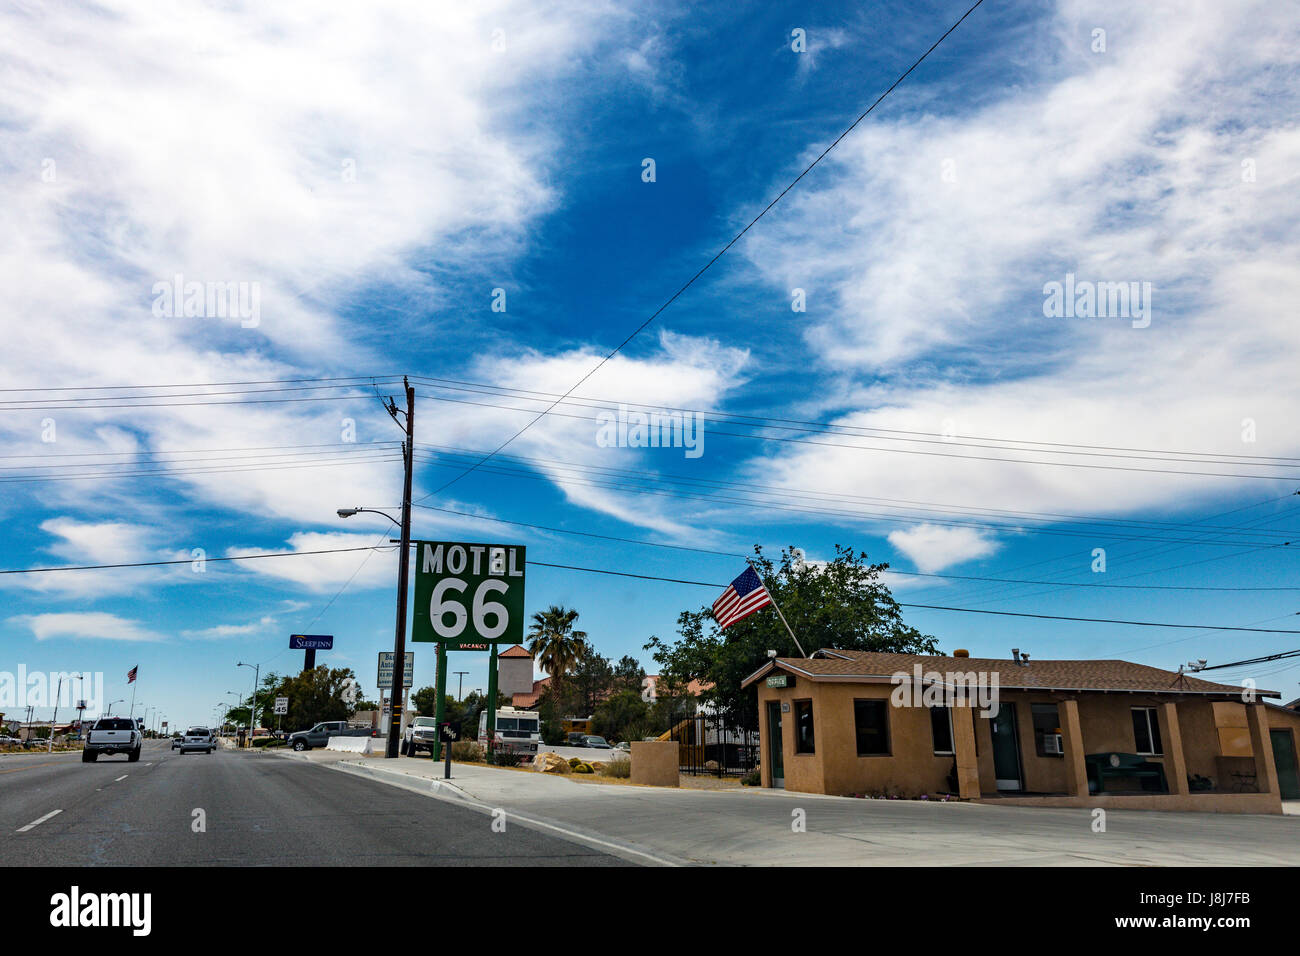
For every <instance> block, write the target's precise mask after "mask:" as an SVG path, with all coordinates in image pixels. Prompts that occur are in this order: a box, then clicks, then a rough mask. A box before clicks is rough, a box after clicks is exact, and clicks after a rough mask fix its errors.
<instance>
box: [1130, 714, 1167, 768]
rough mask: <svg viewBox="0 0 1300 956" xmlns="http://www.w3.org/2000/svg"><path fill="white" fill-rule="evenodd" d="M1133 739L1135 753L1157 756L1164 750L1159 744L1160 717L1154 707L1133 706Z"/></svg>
mask: <svg viewBox="0 0 1300 956" xmlns="http://www.w3.org/2000/svg"><path fill="white" fill-rule="evenodd" d="M1133 741H1134V743H1135V744H1136V747H1135V749H1134V752H1135V753H1139V754H1143V755H1144V756H1148V757H1158V756H1160V755H1162V754H1163V753H1164V752H1165V751H1164V748H1162V747H1161V746H1160V718H1159V717H1157V716H1156V709H1155V708H1154V707H1134V708H1133Z"/></svg>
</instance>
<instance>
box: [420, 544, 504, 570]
mask: <svg viewBox="0 0 1300 956" xmlns="http://www.w3.org/2000/svg"><path fill="white" fill-rule="evenodd" d="M518 550H519V549H518V548H507V547H498V546H495V545H489V544H467V545H460V544H453V545H450V546H448V545H442V544H439V545H433V544H426V545H425V546H424V549H423V551H424V565H423V568H422V570H423V571H424V573H426V574H428V573H433V574H442V573H443V569H444V568H445V569H446V570H447V571H448V572H450V573H451V574H463V573H464V572H465V570H466V569H467V568H468V570H469V573H470V574H475V575H477V574H499V575H502V576H503V577H510V578H519V577H523V574H524V569H523V568H521V567H520V566H519V560H518ZM484 554H486V555H487V570H486V571H483V570H482V566H483V556H484Z"/></svg>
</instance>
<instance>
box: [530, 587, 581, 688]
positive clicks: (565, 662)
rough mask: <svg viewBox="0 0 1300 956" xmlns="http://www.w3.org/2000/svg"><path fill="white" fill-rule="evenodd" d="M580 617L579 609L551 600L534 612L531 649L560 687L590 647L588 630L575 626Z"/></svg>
mask: <svg viewBox="0 0 1300 956" xmlns="http://www.w3.org/2000/svg"><path fill="white" fill-rule="evenodd" d="M577 619H578V612H577V611H575V610H573V609H571V608H564V607H558V606H556V605H554V604H552V605H551V606H550V607H549V608H547V609H546V610H545V611H538V612H537V613H536V614H534V615H533V623H532V626H531V627H530V628H529V629H528V638H529V640H528V653H530V654H532V655H533V658H534V659H535V660H536V661H537V663H538V664H539V665H540V666H541V668H542V670H544V671H546V673H547V674H549V675H550V676H551V681H552V683H553V684H554V685H555V689H556V690H557V691H558V690H559V686H560V684H562V683H563V682H564V678H565V675H567V674H568V673H569V672H570V671H572V670H573V669H574V667H576V666H577V665H578V662H579V661H581V660H582V658H583V657H585V656H586V655H587V654H589V653H590V651H591V648H590V647H589V646H588V645H587V632H586V631H575V630H574V629H573V622H574V621H576V620H577Z"/></svg>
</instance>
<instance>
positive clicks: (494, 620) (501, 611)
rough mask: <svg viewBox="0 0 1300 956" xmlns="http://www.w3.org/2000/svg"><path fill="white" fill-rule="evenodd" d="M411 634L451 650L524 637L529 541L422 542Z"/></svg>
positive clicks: (516, 640)
mask: <svg viewBox="0 0 1300 956" xmlns="http://www.w3.org/2000/svg"><path fill="white" fill-rule="evenodd" d="M416 556H417V558H416V563H415V609H414V610H415V615H414V620H413V622H412V625H411V640H412V641H416V642H420V643H441V644H443V645H444V646H445V648H446V649H447V650H449V651H454V650H462V651H469V650H484V651H485V650H487V649H488V647H489V646H491V645H492V644H518V643H520V642H522V641H523V638H524V546H523V545H514V544H466V543H463V542H451V541H420V542H417V551H416Z"/></svg>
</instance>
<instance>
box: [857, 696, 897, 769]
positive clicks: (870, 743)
mask: <svg viewBox="0 0 1300 956" xmlns="http://www.w3.org/2000/svg"><path fill="white" fill-rule="evenodd" d="M853 725H854V728H855V729H856V732H857V737H858V756H859V757H874V756H879V755H881V754H888V753H889V702H888V701H885V700H855V701H854V702H853Z"/></svg>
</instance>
